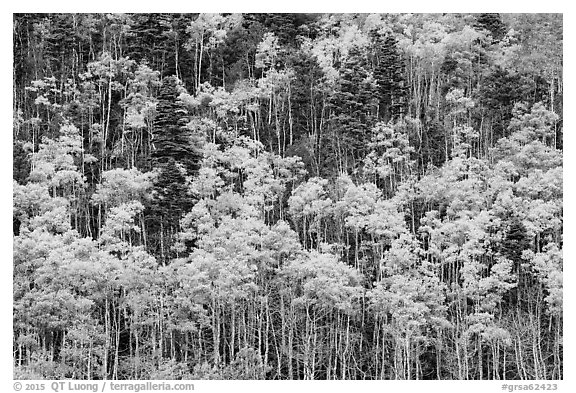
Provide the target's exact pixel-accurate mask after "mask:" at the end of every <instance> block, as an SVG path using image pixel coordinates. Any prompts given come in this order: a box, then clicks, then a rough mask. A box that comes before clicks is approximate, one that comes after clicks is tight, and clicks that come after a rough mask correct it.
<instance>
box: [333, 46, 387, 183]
mask: <svg viewBox="0 0 576 393" xmlns="http://www.w3.org/2000/svg"><path fill="white" fill-rule="evenodd" d="M375 88H376V86H375V84H374V79H373V77H372V75H371V73H370V72H369V70H368V68H367V63H366V60H365V55H364V54H363V53H362V52H361V50H360V49H359V48H357V47H353V48H352V49H351V50H350V52H349V55H348V58H347V59H346V61H345V62H344V64H343V65H342V68H341V69H340V80H339V83H338V86H337V89H336V92H335V93H334V96H333V98H332V100H331V103H330V106H331V109H332V117H331V119H330V122H331V124H332V130H333V133H332V135H330V139H331V141H330V142H331V143H332V149H333V150H332V151H333V152H334V153H333V154H331V156H332V157H334V158H335V159H336V160H338V162H337V163H336V165H330V163H327V164H328V166H336V167H337V168H338V169H339V172H342V171H346V170H348V169H353V168H354V167H355V165H356V163H357V162H358V161H359V160H361V159H363V158H364V156H365V153H366V143H367V141H368V140H369V139H370V128H371V127H372V126H373V125H374V120H375V116H374V112H375V110H374V109H375V108H374V96H375ZM326 136H328V135H326ZM327 143H328V142H327Z"/></svg>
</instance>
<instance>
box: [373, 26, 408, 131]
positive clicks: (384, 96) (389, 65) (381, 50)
mask: <svg viewBox="0 0 576 393" xmlns="http://www.w3.org/2000/svg"><path fill="white" fill-rule="evenodd" d="M371 36H372V45H373V58H372V61H373V67H374V78H375V80H376V83H377V84H378V99H379V108H378V117H379V119H382V120H384V121H389V120H394V119H397V118H398V117H400V116H402V115H403V114H404V113H405V112H406V105H407V91H406V86H407V84H406V82H405V80H404V61H403V59H402V54H401V53H400V51H399V49H398V46H397V42H396V39H395V38H394V36H393V35H392V34H391V33H387V34H381V33H379V32H377V31H372V33H371Z"/></svg>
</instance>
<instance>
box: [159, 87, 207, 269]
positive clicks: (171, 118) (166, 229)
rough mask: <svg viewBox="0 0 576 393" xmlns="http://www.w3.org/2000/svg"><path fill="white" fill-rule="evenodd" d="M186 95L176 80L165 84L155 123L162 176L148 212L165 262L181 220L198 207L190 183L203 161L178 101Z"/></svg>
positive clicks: (185, 115)
mask: <svg viewBox="0 0 576 393" xmlns="http://www.w3.org/2000/svg"><path fill="white" fill-rule="evenodd" d="M182 91H183V87H181V85H180V82H179V80H178V79H177V78H176V77H173V76H170V77H168V78H165V79H164V80H163V82H162V87H161V88H160V93H159V95H158V105H157V112H158V113H157V116H156V118H155V120H154V150H153V151H152V167H153V168H157V169H158V170H159V171H160V174H159V176H158V178H157V179H156V181H155V182H154V188H153V195H152V199H151V201H150V205H149V206H148V212H149V228H150V233H151V237H153V238H156V237H158V240H157V241H153V240H152V241H151V247H152V249H153V250H154V251H155V253H156V254H157V255H158V256H159V257H160V258H161V259H162V260H166V258H167V257H168V255H169V254H170V246H171V244H172V241H173V239H174V236H175V234H176V233H178V231H179V227H180V226H179V222H180V219H181V218H182V217H183V215H184V214H186V213H187V212H189V211H190V210H191V208H192V206H193V205H194V198H193V196H192V195H191V194H190V192H189V190H188V188H187V186H186V183H187V182H186V179H187V178H188V177H191V176H194V175H195V174H196V173H197V171H198V168H199V163H200V159H201V152H200V146H199V142H200V138H199V137H198V136H196V135H194V134H193V132H192V131H191V130H190V129H189V128H187V123H188V121H189V116H188V111H187V110H186V107H185V106H184V104H183V103H182V102H181V101H180V100H179V98H178V97H179V95H180V93H181V92H182ZM160 239H162V240H163V241H162V242H161V241H160Z"/></svg>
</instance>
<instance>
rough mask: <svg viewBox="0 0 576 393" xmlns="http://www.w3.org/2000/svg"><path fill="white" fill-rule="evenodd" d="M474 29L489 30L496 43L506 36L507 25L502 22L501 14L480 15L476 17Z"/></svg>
mask: <svg viewBox="0 0 576 393" xmlns="http://www.w3.org/2000/svg"><path fill="white" fill-rule="evenodd" d="M474 27H476V28H477V29H485V30H488V31H489V32H490V34H491V35H492V38H493V39H494V40H495V41H500V40H501V39H502V38H504V36H505V35H506V25H505V24H504V22H502V18H500V14H489V13H486V14H480V15H478V16H477V17H476V24H475V25H474Z"/></svg>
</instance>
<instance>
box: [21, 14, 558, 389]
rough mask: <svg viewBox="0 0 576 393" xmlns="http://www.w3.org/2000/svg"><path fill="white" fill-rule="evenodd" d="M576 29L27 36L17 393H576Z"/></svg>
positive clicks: (81, 28) (361, 24) (155, 27)
mask: <svg viewBox="0 0 576 393" xmlns="http://www.w3.org/2000/svg"><path fill="white" fill-rule="evenodd" d="M562 29H563V26H562V15H552V14H529V15H528V14H527V15H524V14H371V15H367V14H15V15H14V17H13V50H14V67H13V97H14V100H13V179H14V180H13V224H14V225H13V231H14V236H13V278H14V286H13V365H14V378H15V379H68V378H70V379H79V380H80V379H94V380H98V379H136V380H142V379H146V380H147V379H185V380H196V379H307V380H311V379H539V380H544V379H562V378H563V346H562V341H563V316H562V315H563V314H562V309H563V305H562V287H563V285H562V270H563V268H562V261H563V257H562V247H563V240H562V239H563V218H562V217H563V202H562V195H563V169H562V168H563V165H562V162H563V158H562V157H563V151H562V150H563V137H562V136H563V127H562V118H563V114H562V110H563V108H562V96H563V87H562V86H563V76H562V61H563V60H562V46H563V43H562V42H563V36H562Z"/></svg>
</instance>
